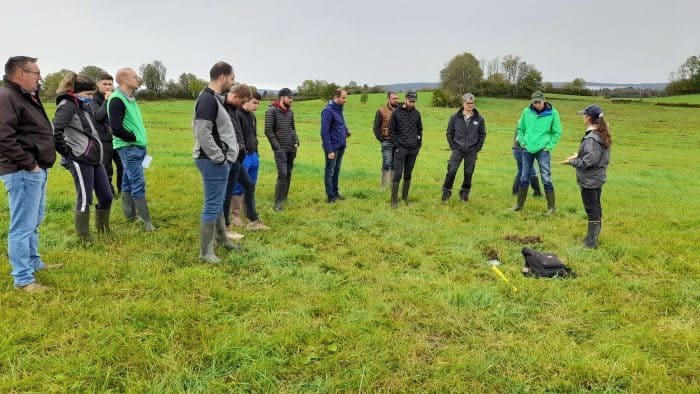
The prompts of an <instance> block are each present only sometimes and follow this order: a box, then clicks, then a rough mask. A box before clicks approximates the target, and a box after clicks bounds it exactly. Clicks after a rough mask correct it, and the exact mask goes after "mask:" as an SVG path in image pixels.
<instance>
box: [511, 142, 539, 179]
mask: <svg viewBox="0 0 700 394" xmlns="http://www.w3.org/2000/svg"><path fill="white" fill-rule="evenodd" d="M524 150H525V149H523V148H520V147H517V148H513V158H514V159H515V162H516V163H517V165H518V173H517V174H516V175H517V177H518V179H520V178H521V177H522V173H523V151H524ZM536 176H537V172H536V171H535V167H532V166H530V178H534V177H536Z"/></svg>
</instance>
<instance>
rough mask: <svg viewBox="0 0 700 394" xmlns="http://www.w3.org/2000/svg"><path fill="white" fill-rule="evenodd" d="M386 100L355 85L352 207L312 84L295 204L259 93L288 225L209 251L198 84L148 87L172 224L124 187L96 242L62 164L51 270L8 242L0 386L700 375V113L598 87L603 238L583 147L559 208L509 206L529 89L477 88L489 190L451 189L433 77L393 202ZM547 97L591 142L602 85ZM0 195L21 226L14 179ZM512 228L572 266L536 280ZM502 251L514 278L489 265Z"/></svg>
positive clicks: (661, 382)
mask: <svg viewBox="0 0 700 394" xmlns="http://www.w3.org/2000/svg"><path fill="white" fill-rule="evenodd" d="M383 100H384V98H383V95H372V96H370V100H369V102H368V103H367V104H361V103H360V101H359V96H351V97H350V99H349V101H348V104H347V105H346V119H347V122H348V124H349V126H350V128H351V130H352V131H353V135H352V137H351V138H350V140H349V146H348V149H347V151H346V155H345V158H344V163H343V164H344V167H343V171H342V174H341V181H340V186H341V191H342V192H343V193H344V194H345V195H346V197H347V199H346V200H345V201H343V202H341V203H339V204H335V205H327V204H326V203H325V196H324V192H323V153H322V151H321V148H320V137H319V113H320V110H321V108H322V105H323V104H322V103H321V102H320V101H307V102H299V103H296V104H295V105H294V109H295V113H296V124H297V127H298V129H299V134H300V138H301V147H300V151H299V155H298V161H297V164H296V167H295V172H294V176H293V180H292V187H291V191H290V203H289V204H288V206H287V208H286V209H285V210H284V211H283V212H281V213H273V212H272V210H271V207H272V196H273V192H274V180H275V177H276V174H275V170H274V162H273V160H272V155H271V152H270V148H269V144H268V143H267V140H266V139H265V138H264V136H263V133H262V123H263V121H262V119H263V118H264V116H263V113H264V112H263V111H264V110H265V108H264V106H261V109H260V111H259V113H258V119H259V120H260V130H259V135H260V138H261V148H262V149H261V160H262V163H261V171H260V174H261V176H260V180H259V184H258V192H257V197H258V201H257V202H258V208H259V212H260V214H261V217H262V219H263V221H264V222H265V223H267V224H268V225H270V226H271V227H272V231H269V232H264V233H246V238H245V239H244V240H243V245H244V251H242V252H238V253H227V252H226V251H224V250H222V249H219V251H218V253H219V256H220V257H222V262H221V263H219V264H218V265H206V264H202V263H199V262H198V261H197V255H198V254H197V253H198V223H199V212H200V210H201V206H202V193H201V188H202V186H201V179H200V176H199V173H198V172H197V170H196V169H195V167H194V164H193V162H192V159H191V149H192V144H193V138H192V132H191V130H190V129H189V124H190V119H191V111H192V107H193V103H192V102H155V103H142V111H143V114H144V117H145V119H146V124H147V127H148V129H149V133H150V142H151V146H150V147H149V151H150V153H151V154H152V155H153V156H154V161H153V163H152V165H151V168H149V169H148V170H147V175H146V176H147V182H148V191H147V194H148V199H149V201H150V204H151V214H152V216H153V218H154V223H155V225H156V226H157V227H158V230H157V231H156V232H154V233H150V234H146V233H143V232H142V231H141V230H140V228H139V226H138V225H137V224H136V223H128V222H126V221H125V220H124V219H123V217H122V216H121V215H120V209H119V207H118V206H119V204H118V203H117V204H116V205H115V210H114V211H113V213H112V217H113V225H112V229H113V230H114V231H113V234H112V235H109V236H103V237H98V239H97V241H96V242H95V243H94V244H92V245H88V246H86V245H81V244H80V243H78V242H77V241H76V237H75V235H74V233H73V226H72V210H73V204H74V191H73V186H72V181H71V177H70V174H69V173H68V171H66V170H64V169H63V168H61V167H60V166H58V165H57V166H55V167H54V169H53V170H52V171H51V174H50V182H49V192H48V209H47V217H46V220H45V222H44V224H43V225H42V227H41V229H40V234H41V251H42V253H43V259H44V260H45V261H47V262H51V263H56V262H63V263H65V264H66V267H65V269H63V270H60V271H58V272H57V271H50V272H46V273H40V274H39V280H40V281H41V282H42V283H44V284H46V285H48V286H50V287H51V288H52V289H51V290H50V291H48V292H47V293H43V294H36V295H28V294H22V293H20V292H18V291H16V290H13V289H12V281H11V277H10V266H9V264H8V263H7V262H6V258H4V259H3V263H2V265H0V278H3V279H2V281H0V305H1V307H0V392H25V391H31V392H227V391H233V392H250V391H254V392H260V391H273V392H278V391H281V392H334V391H343V392H345V391H348V392H349V391H355V392H376V391H384V392H396V391H399V392H407V391H410V392H454V391H456V392H606V393H607V392H618V391H627V392H666V393H681V392H698V391H699V390H700V376H699V374H698V371H700V351H699V349H700V322H699V320H698V319H699V318H700V307H699V305H700V266H699V265H698V259H699V258H700V250H699V248H698V245H700V203H699V202H698V195H700V181H699V180H698V170H699V169H700V158H699V157H698V147H700V133H698V131H699V130H700V111H698V110H697V109H692V108H671V107H657V106H649V107H644V108H641V107H640V106H638V105H624V104H609V103H608V104H606V103H603V105H604V110H605V115H606V118H607V119H608V121H609V122H610V124H611V128H612V129H611V131H612V135H613V141H614V142H613V151H612V158H611V165H610V168H609V171H608V183H607V184H606V185H605V187H604V192H603V196H602V200H603V211H604V218H605V220H604V225H603V231H602V233H601V247H600V248H599V249H597V250H586V249H584V248H583V247H582V246H581V241H580V239H581V238H582V237H583V236H584V235H585V226H586V217H585V213H584V211H583V206H582V204H581V201H580V195H579V189H578V186H577V185H576V181H575V175H574V170H573V169H572V168H570V167H564V166H559V165H553V179H554V184H555V188H556V191H557V198H558V204H557V205H558V212H557V214H556V215H555V216H553V217H546V216H544V212H545V210H546V202H545V201H544V200H543V199H535V198H532V197H529V198H528V201H527V203H526V205H525V209H524V210H523V211H522V212H521V213H513V212H510V211H509V208H510V207H511V206H512V205H513V203H514V198H513V197H512V196H511V194H510V187H511V183H512V179H513V177H514V175H515V163H514V160H513V158H512V157H511V144H512V137H513V130H514V124H515V122H516V120H517V118H518V116H519V114H520V111H521V110H522V108H523V107H524V106H525V105H526V104H527V102H526V101H524V100H505V99H491V98H483V99H477V108H478V109H479V110H480V111H481V112H482V114H483V115H484V116H485V117H486V120H487V128H488V135H487V140H486V144H485V147H484V150H483V151H482V152H481V154H480V155H479V160H478V162H477V167H476V172H475V175H474V179H473V183H474V186H473V190H472V194H471V200H470V201H469V203H467V204H462V203H460V202H459V200H458V199H457V198H454V197H453V199H452V200H451V201H450V202H449V203H448V204H446V205H443V204H441V203H440V193H441V191H440V188H441V185H442V181H443V179H444V175H445V173H444V172H445V169H446V162H447V158H448V155H449V151H448V150H447V148H446V142H445V137H444V134H445V126H446V124H447V119H448V117H449V115H450V114H451V113H452V112H453V110H449V109H437V108H430V107H428V103H429V102H430V99H429V94H427V93H421V94H420V96H419V102H418V108H419V109H420V110H421V112H422V114H423V121H424V125H425V132H424V135H425V142H424V146H423V149H422V150H421V152H420V155H419V156H418V162H417V164H416V169H415V171H414V174H413V176H414V181H413V187H412V192H411V197H412V199H413V201H414V202H413V203H412V204H411V205H410V206H408V207H407V206H404V205H401V206H400V207H399V208H398V209H396V210H392V209H390V207H389V195H388V192H380V191H379V190H378V179H379V169H380V161H381V160H380V152H379V143H378V142H377V141H376V140H375V139H374V137H373V135H372V132H371V123H372V120H373V117H374V112H375V111H376V109H377V107H378V106H379V105H380V104H381V103H382V102H383ZM584 100H585V99H584ZM553 104H554V106H555V107H556V108H558V110H559V112H560V114H561V117H562V122H563V125H564V134H563V137H562V139H561V142H560V143H559V145H558V146H557V147H556V149H555V150H554V152H553V158H554V159H561V158H564V157H566V156H568V155H570V154H571V153H573V152H574V151H575V150H576V149H577V147H578V143H579V141H580V139H581V137H582V134H583V131H584V127H583V126H582V124H581V118H580V116H579V115H576V111H577V110H579V109H581V108H583V106H585V105H586V104H587V102H585V101H574V100H561V101H556V100H553ZM50 112H51V113H52V112H53V108H51V110H50ZM459 182H461V174H459V175H458V178H457V182H456V183H457V185H459ZM455 192H456V190H455ZM455 194H456V193H455ZM0 207H1V208H2V209H0V223H1V224H2V225H1V226H0V232H1V234H0V235H1V237H0V238H2V239H6V237H7V230H8V229H7V227H8V226H7V223H8V208H7V198H6V196H5V194H4V193H3V194H2V197H0ZM510 234H515V235H539V236H540V237H541V238H542V240H543V241H542V243H541V244H538V245H535V246H534V247H535V248H537V249H540V250H544V251H550V252H555V253H557V254H558V255H559V256H560V257H561V258H562V259H563V260H564V261H565V262H567V263H568V264H569V265H570V266H571V267H572V268H573V269H574V270H575V271H577V273H578V274H579V276H578V278H576V279H571V280H545V279H540V280H537V279H528V278H523V277H522V276H521V274H520V268H521V266H522V264H523V259H522V256H521V255H520V249H521V247H522V245H519V244H515V243H512V242H509V241H505V240H504V236H506V235H510ZM1 245H2V246H0V252H1V254H2V255H3V256H6V252H7V251H6V242H4V241H3V242H2V243H1ZM489 248H493V249H495V250H497V251H498V252H499V254H500V257H501V260H502V262H503V265H502V266H501V269H502V271H503V272H504V273H505V275H506V276H507V277H508V278H509V279H510V280H511V282H512V283H513V284H514V285H515V286H516V287H517V288H518V291H517V292H515V293H512V292H511V291H510V288H509V287H508V286H506V285H505V284H504V283H503V282H502V281H501V280H500V279H499V278H498V277H496V276H495V275H494V273H493V272H492V271H491V270H490V268H489V266H488V265H487V264H486V260H487V259H486V256H485V254H484V250H486V249H489Z"/></svg>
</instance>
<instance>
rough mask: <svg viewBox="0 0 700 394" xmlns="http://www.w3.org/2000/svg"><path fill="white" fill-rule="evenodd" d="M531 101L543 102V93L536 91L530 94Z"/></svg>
mask: <svg viewBox="0 0 700 394" xmlns="http://www.w3.org/2000/svg"><path fill="white" fill-rule="evenodd" d="M531 99H532V102H533V103H534V102H537V101H544V93H542V92H541V91H539V90H538V91H536V92H535V93H533V94H532V97H531Z"/></svg>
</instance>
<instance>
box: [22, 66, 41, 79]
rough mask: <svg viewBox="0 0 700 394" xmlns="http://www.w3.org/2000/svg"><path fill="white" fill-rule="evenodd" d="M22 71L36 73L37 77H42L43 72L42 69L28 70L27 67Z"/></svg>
mask: <svg viewBox="0 0 700 394" xmlns="http://www.w3.org/2000/svg"><path fill="white" fill-rule="evenodd" d="M22 71H24V72H25V73H30V74H36V76H37V77H40V78H41V72H40V71H32V70H27V69H26V68H23V69H22Z"/></svg>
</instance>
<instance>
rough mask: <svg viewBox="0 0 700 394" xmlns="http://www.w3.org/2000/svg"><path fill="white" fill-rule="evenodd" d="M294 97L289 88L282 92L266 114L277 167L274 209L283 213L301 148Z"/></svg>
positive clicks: (266, 122)
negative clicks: (293, 106)
mask: <svg viewBox="0 0 700 394" xmlns="http://www.w3.org/2000/svg"><path fill="white" fill-rule="evenodd" d="M293 96H294V94H293V93H292V91H291V90H289V89H287V88H284V89H282V90H280V91H279V99H277V100H275V101H273V102H272V104H270V106H269V107H268V108H267V112H265V135H266V136H267V139H268V140H269V141H270V146H271V147H272V151H273V153H274V155H275V164H276V165H277V183H276V184H275V205H274V208H273V209H274V210H275V211H281V210H282V209H283V205H282V204H283V203H284V202H285V201H286V200H287V195H288V194H289V186H290V183H291V180H292V169H293V168H294V159H295V158H296V156H297V148H299V137H298V136H297V131H296V127H295V125H294V112H292V101H293V98H292V97H293Z"/></svg>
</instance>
